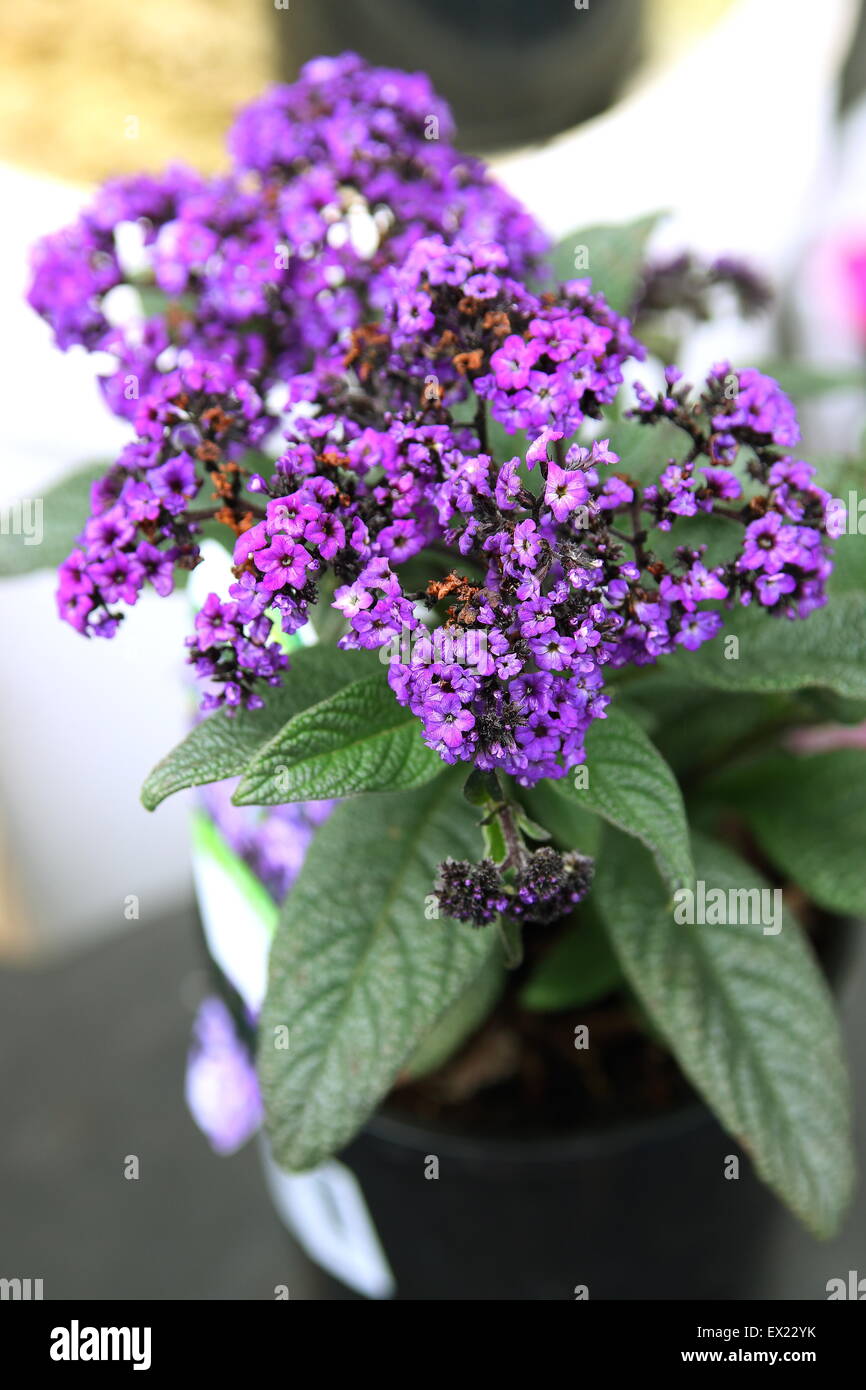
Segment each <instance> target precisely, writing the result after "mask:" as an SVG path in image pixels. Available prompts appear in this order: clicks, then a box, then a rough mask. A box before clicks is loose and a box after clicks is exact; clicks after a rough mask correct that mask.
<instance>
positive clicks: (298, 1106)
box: [259, 772, 500, 1170]
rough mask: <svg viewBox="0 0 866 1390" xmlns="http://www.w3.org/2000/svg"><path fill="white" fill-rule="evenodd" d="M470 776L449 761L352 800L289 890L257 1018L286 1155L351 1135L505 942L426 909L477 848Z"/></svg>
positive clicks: (301, 1163) (313, 1155) (324, 1149)
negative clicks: (451, 870) (408, 788)
mask: <svg viewBox="0 0 866 1390" xmlns="http://www.w3.org/2000/svg"><path fill="white" fill-rule="evenodd" d="M461 780H462V779H461V776H456V775H455V774H454V773H451V772H448V773H445V774H444V775H442V776H440V777H439V778H437V780H436V781H435V782H431V783H428V784H427V785H426V786H424V787H422V788H420V789H419V790H417V791H415V792H412V793H405V792H403V793H397V794H394V795H389V796H374V797H370V798H369V799H367V800H366V801H365V802H364V803H363V805H359V804H358V803H357V802H355V803H353V802H344V803H343V805H342V806H338V807H337V809H336V811H335V812H334V814H333V815H332V816H331V817H330V818H329V819H328V820H327V821H326V823H325V824H324V825H323V826H322V828H321V830H320V831H319V833H318V834H317V836H316V838H315V840H314V841H313V844H312V846H311V849H310V851H309V854H308V855H307V858H306V861H305V863H304V867H303V869H302V870H301V873H300V875H299V877H298V879H297V881H296V883H295V886H294V888H293V889H292V892H291V893H290V894H289V897H288V900H287V902H286V905H285V907H284V909H283V914H282V918H281V921H280V925H279V927H278V929H277V935H276V938H275V941H274V946H273V949H272V952H271V962H270V975H269V982H268V992H267V997H266V1000H265V1005H264V1010H263V1014H262V1019H261V1027H260V1032H259V1073H260V1076H261V1082H262V1089H263V1092H264V1097H265V1105H266V1111H267V1116H268V1130H269V1133H270V1136H271V1141H272V1144H273V1150H274V1154H275V1156H276V1158H277V1160H278V1161H279V1162H280V1163H282V1164H283V1166H284V1167H286V1168H290V1169H295V1170H297V1169H305V1168H311V1167H313V1166H314V1165H315V1164H316V1163H319V1162H321V1161H322V1160H323V1159H325V1158H327V1157H329V1156H330V1155H331V1154H333V1153H335V1152H336V1151H337V1150H339V1149H340V1148H342V1147H343V1145H345V1144H346V1143H348V1141H349V1140H350V1139H351V1138H352V1136H353V1135H354V1134H355V1133H356V1131H357V1130H358V1129H359V1128H360V1126H361V1125H362V1124H363V1123H364V1121H365V1120H366V1118H367V1116H368V1115H369V1114H370V1113H371V1111H372V1110H373V1109H375V1107H376V1105H378V1103H379V1101H380V1100H381V1099H382V1097H383V1096H384V1095H385V1094H386V1093H387V1091H388V1090H389V1088H390V1086H391V1085H392V1083H393V1081H394V1079H395V1077H396V1076H397V1075H398V1073H399V1072H400V1070H401V1069H402V1068H403V1067H404V1066H405V1064H406V1063H407V1062H408V1061H409V1059H410V1058H411V1057H412V1055H413V1053H414V1052H415V1050H416V1048H417V1047H418V1046H419V1044H420V1043H421V1041H422V1040H423V1039H424V1037H425V1035H426V1034H427V1032H428V1031H429V1030H430V1029H431V1028H432V1026H433V1025H434V1024H435V1023H436V1021H437V1020H438V1019H439V1018H440V1017H441V1016H442V1014H443V1013H444V1012H445V1010H446V1009H447V1008H448V1007H449V1005H450V1004H452V1003H453V1002H454V1001H455V1000H456V999H458V998H459V997H460V995H461V994H462V993H463V992H464V990H465V989H466V987H467V985H468V984H469V983H470V981H471V980H473V979H474V978H475V977H476V976H477V975H478V973H479V972H480V970H481V969H482V966H483V965H484V963H485V960H486V958H487V957H488V956H489V954H490V953H491V952H493V951H498V950H499V949H500V947H499V944H498V937H497V935H496V933H495V932H494V931H492V930H484V929H481V930H475V929H473V928H472V927H469V926H465V925H462V924H460V923H457V922H452V921H450V920H448V919H438V920H437V919H436V918H434V917H430V916H428V914H431V913H432V912H433V911H434V910H435V900H434V899H433V898H432V897H431V894H432V893H433V883H434V880H435V877H436V868H437V865H438V864H439V863H440V862H441V861H442V860H443V859H445V858H447V857H448V856H449V855H451V856H452V857H453V858H455V859H462V858H469V859H477V857H478V854H479V851H480V842H481V837H480V833H479V830H478V827H477V824H476V821H477V812H476V811H474V810H473V808H472V807H471V806H469V804H468V803H467V802H466V801H465V800H464V799H463V797H462V796H461V792H460V785H461ZM286 1041H287V1042H288V1046H287V1047H281V1046H280V1043H281V1042H286Z"/></svg>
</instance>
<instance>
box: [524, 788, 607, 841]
mask: <svg viewBox="0 0 866 1390" xmlns="http://www.w3.org/2000/svg"><path fill="white" fill-rule="evenodd" d="M562 786H563V783H562V782H551V781H549V780H548V779H547V778H544V779H543V780H542V781H540V782H536V784H535V786H534V787H521V788H520V791H519V793H518V794H519V796H520V799H521V801H522V802H523V804H524V806H525V807H526V808H527V810H528V811H529V813H530V815H531V816H532V817H533V819H534V820H536V821H538V823H539V824H540V825H543V826H545V827H546V828H547V829H548V830H549V831H550V833H551V835H552V836H553V838H554V840H555V842H556V845H557V848H559V849H562V850H568V849H578V850H580V852H581V854H588V855H589V856H590V858H591V859H592V858H594V857H595V855H596V854H597V853H598V847H599V844H600V843H601V829H602V827H601V821H600V820H599V818H598V816H596V815H594V814H593V813H592V811H590V810H589V809H588V808H587V809H585V808H584V807H583V806H582V805H580V804H579V803H578V800H577V798H576V797H574V796H572V795H571V792H570V788H569V787H568V786H567V785H566V787H565V790H564V791H562V790H560V788H561V787H562Z"/></svg>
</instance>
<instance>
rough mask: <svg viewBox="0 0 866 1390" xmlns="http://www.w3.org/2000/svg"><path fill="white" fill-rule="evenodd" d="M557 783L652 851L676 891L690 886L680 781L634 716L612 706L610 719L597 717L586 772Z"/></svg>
mask: <svg viewBox="0 0 866 1390" xmlns="http://www.w3.org/2000/svg"><path fill="white" fill-rule="evenodd" d="M583 772H585V773H586V777H585V779H584V777H583V776H582V775H581V774H582V773H583ZM584 780H586V782H587V785H586V786H585V787H584V786H583V785H582V783H583V781H584ZM556 785H557V790H558V791H559V790H561V792H562V794H567V795H569V796H570V797H572V798H573V799H574V800H575V801H576V802H577V803H578V805H580V806H582V807H584V808H585V809H586V810H587V811H595V812H596V813H597V814H598V815H600V816H603V817H604V819H605V820H606V821H609V822H610V823H611V825H615V826H617V827H618V828H619V829H620V830H625V831H626V833H627V834H629V835H634V836H635V838H636V839H638V840H640V841H641V842H642V843H643V844H645V845H646V846H647V848H648V849H650V850H652V853H653V854H654V856H655V859H656V863H657V864H658V867H659V871H660V872H661V874H662V875H663V876H664V878H666V879H667V881H668V882H669V884H670V885H671V887H677V886H679V885H680V884H687V883H690V882H691V880H692V878H693V877H694V868H693V865H692V856H691V849H690V846H689V829H688V825H687V824H686V813H685V809H684V807H683V798H682V794H681V792H680V789H679V786H678V784H677V780H676V778H675V777H674V775H673V773H672V772H671V769H670V768H669V767H668V764H667V763H666V762H665V760H664V758H663V757H662V755H661V753H659V751H658V749H657V748H656V747H655V745H654V744H653V743H652V742H651V740H650V739H649V738H648V737H647V735H646V734H645V733H644V731H643V729H642V728H641V727H640V725H639V724H638V723H637V722H636V721H635V720H634V719H633V718H632V717H631V715H628V714H626V713H625V712H624V711H623V710H621V709H617V708H616V707H615V706H612V707H610V708H609V709H608V711H607V718H606V719H597V720H596V721H595V722H594V723H593V724H592V725H591V727H590V729H589V732H588V734H587V736H586V768H585V769H581V768H575V769H573V770H572V772H571V774H570V775H569V777H567V778H563V779H562V781H560V782H558V783H557V784H556Z"/></svg>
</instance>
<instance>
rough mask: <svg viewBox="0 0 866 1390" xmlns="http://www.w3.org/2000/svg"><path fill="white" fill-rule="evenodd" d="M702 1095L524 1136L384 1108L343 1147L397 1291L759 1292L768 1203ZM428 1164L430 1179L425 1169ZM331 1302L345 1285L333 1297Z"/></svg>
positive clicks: (461, 1294)
mask: <svg viewBox="0 0 866 1390" xmlns="http://www.w3.org/2000/svg"><path fill="white" fill-rule="evenodd" d="M738 1152H739V1151H738V1150H737V1148H736V1146H735V1144H734V1143H733V1141H732V1140H731V1139H730V1137H729V1136H727V1135H725V1134H724V1132H723V1131H722V1130H721V1128H720V1127H719V1125H718V1124H717V1123H716V1122H715V1120H714V1119H713V1118H712V1117H711V1116H710V1114H709V1112H708V1111H706V1110H705V1109H704V1108H703V1107H702V1106H692V1107H689V1108H688V1109H687V1110H684V1111H681V1112H679V1113H677V1114H671V1115H668V1116H666V1117H665V1118H664V1119H661V1120H655V1121H652V1122H648V1123H645V1124H636V1125H630V1126H627V1127H623V1128H621V1129H618V1130H612V1131H609V1132H606V1133H601V1134H581V1135H575V1136H573V1137H569V1138H562V1139H555V1140H541V1141H537V1142H527V1143H519V1142H515V1143H510V1144H508V1143H503V1142H502V1141H486V1140H484V1139H480V1138H472V1139H469V1138H463V1137H456V1136H454V1135H444V1134H437V1133H434V1132H433V1131H430V1130H425V1129H422V1128H420V1127H416V1126H414V1125H410V1124H406V1123H405V1122H403V1121H401V1120H395V1119H392V1118H390V1117H388V1116H384V1115H380V1116H377V1117H375V1118H374V1119H373V1121H371V1123H370V1124H369V1125H368V1127H367V1129H366V1131H365V1132H364V1133H363V1134H362V1135H361V1136H359V1138H358V1139H356V1140H355V1141H354V1143H353V1144H352V1145H351V1146H350V1147H349V1148H348V1149H347V1150H346V1152H345V1153H344V1154H342V1155H341V1159H342V1161H343V1162H344V1163H346V1164H347V1165H348V1166H349V1167H350V1168H351V1169H352V1171H353V1172H354V1174H355V1176H356V1177H357V1179H358V1181H359V1183H360V1185H361V1188H362V1190H363V1192H364V1196H365V1199H366V1202H367V1206H368V1208H369V1210H370V1214H371V1217H372V1220H373V1223H374V1225H375V1226H376V1229H377V1231H378V1234H379V1239H380V1241H381V1243H382V1247H383V1250H384V1252H385V1254H386V1256H387V1259H388V1261H389V1263H390V1265H391V1268H392V1270H393V1273H394V1276H395V1279H396V1284H397V1295H396V1296H397V1298H398V1299H417V1300H428V1299H433V1300H437V1299H456V1300H474V1299H514V1300H527V1299H529V1300H532V1299H543V1300H551V1299H553V1300H558V1299H568V1300H573V1299H575V1298H576V1297H578V1296H579V1291H580V1288H581V1286H583V1287H585V1289H586V1294H584V1295H582V1296H584V1297H585V1296H588V1297H589V1298H591V1299H598V1298H607V1299H643V1298H656V1299H683V1298H694V1299H729V1298H750V1297H754V1296H755V1288H756V1287H757V1279H758V1277H759V1274H760V1270H761V1264H762V1252H763V1250H764V1249H765V1247H766V1245H767V1241H768V1234H769V1230H770V1227H771V1224H772V1222H773V1220H774V1218H775V1215H776V1204H775V1202H774V1199H773V1198H772V1197H771V1195H770V1194H769V1193H768V1192H767V1191H766V1190H765V1189H764V1188H763V1186H762V1185H761V1184H760V1183H759V1182H758V1181H757V1179H756V1178H755V1177H754V1175H753V1174H752V1171H751V1168H750V1166H749V1164H748V1162H747V1160H746V1159H745V1158H741V1161H740V1176H739V1178H737V1179H729V1178H726V1177H725V1165H726V1158H727V1156H728V1155H730V1154H737V1153H738ZM433 1157H435V1158H437V1159H438V1171H439V1176H438V1178H430V1177H426V1176H425V1172H429V1171H431V1170H432V1169H433V1165H432V1164H431V1163H430V1159H431V1158H433ZM336 1296H337V1297H341V1296H346V1295H345V1294H343V1293H341V1292H336Z"/></svg>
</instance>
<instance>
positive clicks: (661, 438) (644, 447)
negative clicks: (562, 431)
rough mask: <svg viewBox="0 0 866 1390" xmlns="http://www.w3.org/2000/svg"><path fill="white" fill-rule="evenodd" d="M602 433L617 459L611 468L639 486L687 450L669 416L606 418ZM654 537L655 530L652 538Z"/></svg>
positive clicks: (651, 479) (654, 538) (681, 435)
mask: <svg viewBox="0 0 866 1390" xmlns="http://www.w3.org/2000/svg"><path fill="white" fill-rule="evenodd" d="M602 434H603V435H604V436H605V437H606V438H608V439H609V441H610V448H611V450H612V452H613V453H615V454H616V455H617V457H618V459H619V463H616V464H614V465H613V466H612V472H614V473H625V474H626V475H627V476H628V477H629V478H631V479H633V481H634V482H636V483H638V484H639V485H640V486H641V487H646V485H647V484H648V483H654V482H656V480H657V479H658V477H659V475H660V474H662V473H663V472H664V470H665V469H666V468H667V466H668V463H669V462H670V461H671V459H677V460H678V461H679V462H682V460H683V459H684V458H685V456H686V454H687V453H688V451H689V440H688V438H687V436H686V435H684V434H683V432H682V430H678V429H677V428H676V426H675V425H672V424H671V423H670V421H669V420H659V421H658V423H657V424H654V425H642V424H640V423H639V422H638V421H637V420H632V419H622V420H616V419H610V418H606V419H605V422H604V427H603V429H602ZM658 534H661V533H658ZM656 539H657V535H656V534H654V536H653V540H654V541H655V540H656Z"/></svg>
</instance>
